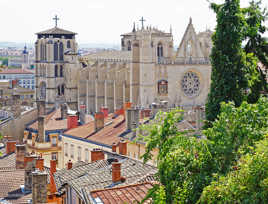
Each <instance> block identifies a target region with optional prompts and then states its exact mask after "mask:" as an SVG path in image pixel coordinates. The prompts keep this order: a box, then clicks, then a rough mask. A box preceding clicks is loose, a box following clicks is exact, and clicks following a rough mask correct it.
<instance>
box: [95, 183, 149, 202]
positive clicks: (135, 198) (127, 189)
mask: <svg viewBox="0 0 268 204" xmlns="http://www.w3.org/2000/svg"><path fill="white" fill-rule="evenodd" d="M151 188H153V184H152V183H141V184H133V185H126V186H120V187H116V188H110V189H102V190H95V191H92V192H90V196H91V197H92V198H93V199H94V200H95V199H96V198H99V199H100V200H101V201H102V202H103V204H111V203H118V204H123V203H139V202H141V201H142V199H143V198H145V196H146V194H147V192H148V191H149V190H150V189H151ZM146 203H149V201H147V202H146Z"/></svg>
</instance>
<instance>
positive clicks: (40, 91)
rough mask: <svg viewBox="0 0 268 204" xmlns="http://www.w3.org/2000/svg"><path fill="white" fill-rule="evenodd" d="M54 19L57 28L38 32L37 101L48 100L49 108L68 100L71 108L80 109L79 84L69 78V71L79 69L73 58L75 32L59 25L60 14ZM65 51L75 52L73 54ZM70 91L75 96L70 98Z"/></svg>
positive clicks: (74, 56)
mask: <svg viewBox="0 0 268 204" xmlns="http://www.w3.org/2000/svg"><path fill="white" fill-rule="evenodd" d="M53 20H55V27H53V28H51V29H48V30H45V31H42V32H38V33H36V34H37V41H36V42H35V52H36V53H35V63H36V70H35V76H36V100H37V101H40V100H41V101H45V103H46V107H48V108H52V107H54V106H58V105H59V104H62V103H67V104H68V105H69V106H70V107H71V108H72V109H77V83H75V85H74V83H73V82H71V83H72V84H71V85H69V83H70V80H67V79H70V76H68V74H71V73H72V74H74V72H77V71H78V67H77V66H73V64H78V63H74V59H76V60H77V57H76V56H77V43H76V41H75V35H76V33H74V32H71V31H67V30H64V29H61V28H59V27H58V20H59V18H58V17H57V16H55V18H53ZM66 53H72V57H71V58H70V57H68V56H66ZM77 61H78V60H77ZM70 65H72V66H70ZM67 69H68V71H67ZM69 69H71V71H70V70H69ZM70 87H71V90H69V89H70ZM70 92H71V93H72V94H71V95H72V98H70V97H69V96H68V99H67V98H66V96H67V93H68V94H69V93H70Z"/></svg>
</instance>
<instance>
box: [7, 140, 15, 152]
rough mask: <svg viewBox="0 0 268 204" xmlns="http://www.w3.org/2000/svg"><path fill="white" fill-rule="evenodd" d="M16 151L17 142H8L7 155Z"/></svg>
mask: <svg viewBox="0 0 268 204" xmlns="http://www.w3.org/2000/svg"><path fill="white" fill-rule="evenodd" d="M15 151H16V141H7V142H6V154H11V153H13V152H15Z"/></svg>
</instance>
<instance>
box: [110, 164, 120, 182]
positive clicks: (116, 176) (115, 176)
mask: <svg viewBox="0 0 268 204" xmlns="http://www.w3.org/2000/svg"><path fill="white" fill-rule="evenodd" d="M112 181H113V183H116V182H119V181H121V163H119V162H113V163H112Z"/></svg>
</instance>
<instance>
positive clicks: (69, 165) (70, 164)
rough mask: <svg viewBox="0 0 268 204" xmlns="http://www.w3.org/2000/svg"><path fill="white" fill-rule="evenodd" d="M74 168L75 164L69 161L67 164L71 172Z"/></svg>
mask: <svg viewBox="0 0 268 204" xmlns="http://www.w3.org/2000/svg"><path fill="white" fill-rule="evenodd" d="M72 167H73V163H72V161H71V160H69V161H68V163H67V169H68V170H70V169H71V168H72Z"/></svg>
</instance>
